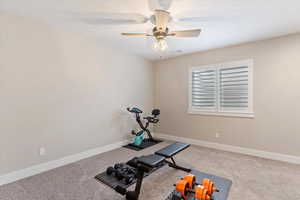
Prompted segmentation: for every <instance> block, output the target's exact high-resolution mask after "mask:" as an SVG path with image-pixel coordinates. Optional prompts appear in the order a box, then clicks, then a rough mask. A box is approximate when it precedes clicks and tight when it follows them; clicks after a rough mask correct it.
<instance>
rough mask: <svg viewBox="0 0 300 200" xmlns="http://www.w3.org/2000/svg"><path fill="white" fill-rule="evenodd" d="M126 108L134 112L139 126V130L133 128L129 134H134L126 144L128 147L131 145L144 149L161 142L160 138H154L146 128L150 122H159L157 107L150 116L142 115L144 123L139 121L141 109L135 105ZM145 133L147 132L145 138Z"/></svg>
mask: <svg viewBox="0 0 300 200" xmlns="http://www.w3.org/2000/svg"><path fill="white" fill-rule="evenodd" d="M127 110H128V111H129V112H131V113H134V114H135V119H136V121H137V123H138V124H139V126H140V128H141V130H140V131H138V132H135V131H134V130H132V131H131V134H132V135H134V136H135V137H134V141H133V143H131V144H129V145H128V146H129V147H130V146H131V147H134V148H138V149H144V148H147V147H149V146H152V145H155V144H157V143H159V142H161V141H160V140H155V139H154V138H153V137H152V135H151V132H150V130H149V129H148V127H149V125H150V124H157V123H158V122H159V118H158V116H159V115H160V110H159V109H153V110H152V113H151V116H147V117H144V119H145V120H146V123H145V124H144V123H143V122H142V121H141V116H140V114H142V113H143V111H142V110H140V109H138V108H136V107H133V108H127ZM145 133H146V134H147V138H146V137H145V136H146V135H145Z"/></svg>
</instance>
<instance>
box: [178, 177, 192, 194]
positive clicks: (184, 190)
mask: <svg viewBox="0 0 300 200" xmlns="http://www.w3.org/2000/svg"><path fill="white" fill-rule="evenodd" d="M188 188H189V183H188V181H187V180H184V179H182V180H180V181H178V182H177V183H176V191H177V192H179V193H180V194H181V195H182V197H184V198H185V197H186V196H187V194H188Z"/></svg>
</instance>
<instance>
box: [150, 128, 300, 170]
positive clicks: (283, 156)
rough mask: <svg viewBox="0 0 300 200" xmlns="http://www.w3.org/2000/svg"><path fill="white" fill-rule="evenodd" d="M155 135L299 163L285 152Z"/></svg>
mask: <svg viewBox="0 0 300 200" xmlns="http://www.w3.org/2000/svg"><path fill="white" fill-rule="evenodd" d="M155 136H156V137H157V138H161V139H166V140H172V141H180V142H185V143H189V144H194V145H198V146H203V147H208V148H213V149H218V150H223V151H230V152H234V153H241V154H246V155H250V156H256V157H261V158H267V159H271V160H277V161H283V162H288V163H293V164H300V157H298V156H291V155H287V154H281V153H274V152H267V151H261V150H255V149H250V148H244V147H238V146H232V145H227V144H219V143H214V142H207V141H203V140H196V139H191V138H185V137H178V136H173V135H167V134H162V133H156V134H155Z"/></svg>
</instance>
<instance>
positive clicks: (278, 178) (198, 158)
mask: <svg viewBox="0 0 300 200" xmlns="http://www.w3.org/2000/svg"><path fill="white" fill-rule="evenodd" d="M166 145H168V143H167V142H163V143H160V144H157V145H155V146H153V147H150V148H148V149H146V150H143V151H139V152H136V151H132V150H130V149H126V148H119V149H116V150H113V151H110V152H106V153H103V154H99V155H97V156H93V157H91V158H87V159H84V160H81V161H79V162H76V163H73V164H69V165H66V166H63V167H60V168H57V169H54V170H51V171H48V172H45V173H42V174H39V175H36V176H32V177H30V178H26V179H23V180H20V181H17V182H15V183H12V184H7V185H3V186H1V187H0V199H1V200H121V199H124V197H122V196H121V195H119V194H117V193H116V192H114V191H113V190H112V189H111V188H109V187H108V186H106V185H104V184H102V183H100V182H98V181H96V180H95V179H94V176H95V175H96V174H98V173H99V172H102V171H104V170H105V169H106V167H107V166H110V165H113V164H114V163H116V162H124V161H127V160H129V159H130V158H132V157H134V156H139V155H147V154H150V153H153V152H154V151H155V150H157V149H160V148H162V147H164V146H166ZM176 160H177V161H178V163H179V164H181V165H183V166H187V167H190V168H193V169H196V170H199V171H202V172H205V173H210V174H214V175H217V176H221V177H225V178H228V179H231V180H232V181H233V185H232V187H231V191H230V194H229V200H258V199H263V200H297V199H300V189H299V186H300V166H299V165H293V164H288V163H284V162H277V161H272V160H267V159H262V158H257V157H252V156H245V155H241V154H235V153H229V152H224V151H218V150H214V149H209V148H203V147H198V146H191V147H190V148H188V149H187V150H185V151H183V152H181V153H179V154H178V155H177V156H176ZM184 174H185V173H184V172H181V171H178V170H175V169H172V168H169V167H163V168H162V169H160V170H158V171H156V172H154V173H153V174H152V175H151V176H149V177H147V178H146V179H145V180H144V183H143V186H142V191H141V196H140V199H141V200H164V199H165V198H166V197H167V196H168V194H169V193H170V191H171V190H172V189H173V184H174V183H175V182H176V181H177V180H178V179H179V178H180V177H182V176H183V175H184ZM133 187H134V186H131V188H133Z"/></svg>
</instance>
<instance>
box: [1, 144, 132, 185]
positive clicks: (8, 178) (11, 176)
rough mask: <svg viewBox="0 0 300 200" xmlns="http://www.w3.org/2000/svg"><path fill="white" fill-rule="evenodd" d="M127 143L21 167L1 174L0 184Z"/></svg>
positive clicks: (110, 145)
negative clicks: (24, 167)
mask: <svg viewBox="0 0 300 200" xmlns="http://www.w3.org/2000/svg"><path fill="white" fill-rule="evenodd" d="M127 143H128V141H127V140H124V141H120V142H117V143H113V144H109V145H106V146H103V147H98V148H95V149H91V150H88V151H84V152H81V153H78V154H75V155H70V156H66V157H64V158H61V159H58V160H53V161H49V162H46V163H42V164H39V165H35V166H32V167H29V168H26V169H21V170H18V171H14V172H11V173H8V174H5V175H1V176H0V185H4V184H8V183H12V182H15V181H17V180H20V179H23V178H27V177H30V176H33V175H36V174H40V173H42V172H45V171H49V170H51V169H54V168H57V167H61V166H64V165H67V164H70V163H73V162H76V161H79V160H82V159H84V158H88V157H91V156H95V155H97V154H100V153H104V152H107V151H111V150H113V149H117V148H120V147H122V146H123V145H125V144H127Z"/></svg>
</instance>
